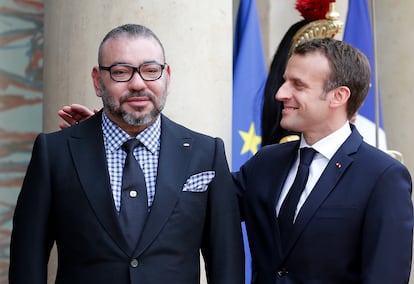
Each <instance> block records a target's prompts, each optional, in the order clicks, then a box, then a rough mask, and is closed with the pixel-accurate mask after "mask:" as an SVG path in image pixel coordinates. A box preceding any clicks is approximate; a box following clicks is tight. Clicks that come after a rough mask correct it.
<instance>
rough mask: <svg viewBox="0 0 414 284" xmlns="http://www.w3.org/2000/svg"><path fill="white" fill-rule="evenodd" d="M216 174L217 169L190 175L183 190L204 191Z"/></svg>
mask: <svg viewBox="0 0 414 284" xmlns="http://www.w3.org/2000/svg"><path fill="white" fill-rule="evenodd" d="M215 175H216V172H215V171H206V172H202V173H198V174H195V175H192V176H190V177H189V178H188V179H187V181H186V182H185V184H184V187H183V191H190V192H203V191H206V190H207V187H208V185H209V183H210V182H211V181H212V180H213V178H214V176H215Z"/></svg>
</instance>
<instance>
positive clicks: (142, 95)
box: [120, 91, 155, 104]
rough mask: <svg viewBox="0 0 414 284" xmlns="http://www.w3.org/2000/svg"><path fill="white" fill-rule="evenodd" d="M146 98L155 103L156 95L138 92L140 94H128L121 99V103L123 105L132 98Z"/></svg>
mask: <svg viewBox="0 0 414 284" xmlns="http://www.w3.org/2000/svg"><path fill="white" fill-rule="evenodd" d="M144 97H146V98H148V99H150V100H151V101H154V98H155V97H154V95H153V94H151V93H150V92H147V91H138V92H133V93H128V94H125V95H123V96H122V97H121V98H120V103H121V104H122V103H124V102H125V101H127V100H128V99H130V98H144Z"/></svg>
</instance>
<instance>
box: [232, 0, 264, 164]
mask: <svg viewBox="0 0 414 284" xmlns="http://www.w3.org/2000/svg"><path fill="white" fill-rule="evenodd" d="M266 76H267V71H266V64H265V59H264V53H263V46H262V37H261V30H260V23H259V18H258V15H257V8H256V1H255V0H241V1H240V6H239V11H238V14H237V22H236V29H235V36H234V50H233V127H232V128H233V135H232V169H233V170H234V171H236V170H238V169H239V168H240V166H241V165H242V164H243V163H244V162H245V161H247V160H248V159H249V158H250V157H251V156H253V155H254V154H255V153H256V152H257V150H258V149H259V148H260V143H261V137H260V133H259V131H260V117H261V106H262V92H263V89H264V85H265V82H266Z"/></svg>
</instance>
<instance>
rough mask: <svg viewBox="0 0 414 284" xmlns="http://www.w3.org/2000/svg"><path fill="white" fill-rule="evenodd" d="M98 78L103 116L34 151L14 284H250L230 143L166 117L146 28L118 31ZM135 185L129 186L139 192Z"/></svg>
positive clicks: (14, 244)
mask: <svg viewBox="0 0 414 284" xmlns="http://www.w3.org/2000/svg"><path fill="white" fill-rule="evenodd" d="M98 64H99V66H96V67H94V68H93V70H92V78H93V84H94V88H95V91H96V95H97V96H98V97H101V98H102V101H103V109H102V110H101V111H99V112H97V113H96V114H95V115H94V116H92V117H91V118H90V119H88V120H86V121H84V122H82V123H79V124H77V125H75V126H73V127H69V128H66V129H64V130H62V131H59V132H56V133H51V134H40V135H39V136H38V137H37V139H36V141H35V144H34V148H33V153H32V159H31V161H30V164H29V167H28V169H27V173H26V176H25V179H24V183H23V186H22V189H21V192H20V195H19V198H18V201H17V205H16V209H15V214H14V218H13V231H12V237H11V247H10V270H9V283H12V284H20V283H21V284H23V283H24V284H26V283H31V284H45V283H46V282H47V265H48V259H49V254H50V250H51V248H52V246H53V243H54V242H56V246H57V253H58V270H57V278H56V283H70V284H73V283H110V284H113V283H117V284H123V283H140V284H152V283H153V284H160V283H169V284H171V283H173V284H174V283H177V284H193V283H194V284H196V283H199V282H200V262H199V257H200V255H199V251H200V250H201V252H202V253H203V256H204V261H205V264H206V273H207V280H208V282H209V283H214V284H221V283H222V284H232V283H234V284H236V283H237V284H242V283H244V279H243V278H244V272H243V268H244V256H243V242H242V237H241V228H240V216H239V209H238V205H237V198H236V195H235V190H234V188H233V186H234V185H233V183H232V178H231V174H230V172H229V169H228V166H227V161H226V157H225V152H224V146H223V142H222V140H220V139H219V138H211V137H208V136H205V135H202V134H199V133H196V132H193V131H191V130H189V129H187V128H184V127H183V126H180V125H178V124H176V123H174V122H172V121H171V120H169V119H168V118H167V117H165V116H164V115H162V114H161V111H162V109H163V108H164V105H165V102H166V98H167V94H168V86H169V83H170V73H171V70H170V67H169V66H168V65H167V64H166V63H165V53H164V49H163V46H162V44H161V42H160V41H159V39H158V38H157V36H156V35H155V34H154V33H153V32H152V31H150V30H149V29H147V28H146V27H143V26H140V25H124V26H120V27H117V28H115V29H113V30H112V31H110V32H109V33H108V34H107V35H106V36H105V38H104V39H103V41H102V43H101V45H100V47H99V55H98ZM126 185H128V188H127V186H126Z"/></svg>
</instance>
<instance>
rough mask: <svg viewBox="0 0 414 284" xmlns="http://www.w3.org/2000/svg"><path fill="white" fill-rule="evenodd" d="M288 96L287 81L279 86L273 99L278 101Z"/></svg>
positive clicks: (284, 99)
mask: <svg viewBox="0 0 414 284" xmlns="http://www.w3.org/2000/svg"><path fill="white" fill-rule="evenodd" d="M288 98H289V92H288V86H287V82H284V83H283V84H282V86H280V88H279V90H277V92H276V94H275V99H276V100H278V101H281V102H283V101H286V100H287V99H288Z"/></svg>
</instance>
